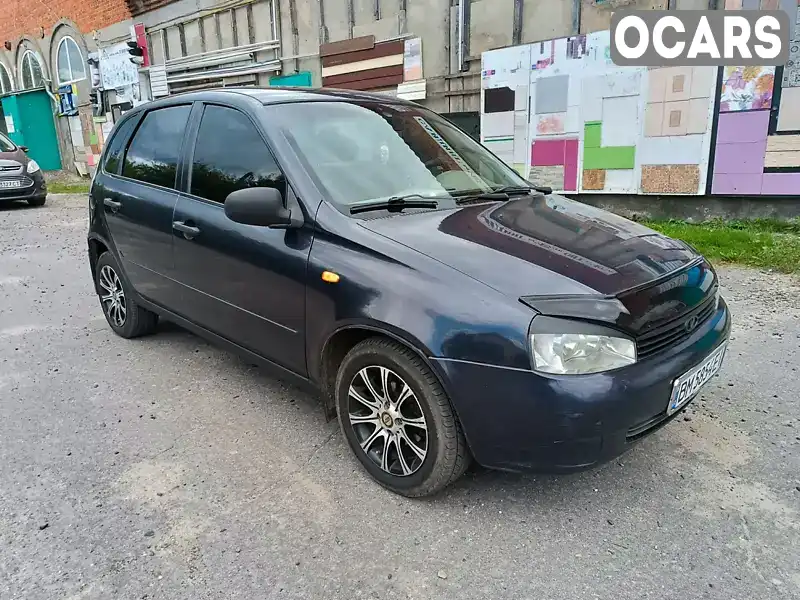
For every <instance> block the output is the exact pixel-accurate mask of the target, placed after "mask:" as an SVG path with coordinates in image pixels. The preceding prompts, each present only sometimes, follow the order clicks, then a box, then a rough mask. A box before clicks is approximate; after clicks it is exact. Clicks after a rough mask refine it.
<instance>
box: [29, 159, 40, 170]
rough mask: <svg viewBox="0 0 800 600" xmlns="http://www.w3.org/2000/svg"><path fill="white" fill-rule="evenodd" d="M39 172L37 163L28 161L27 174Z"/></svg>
mask: <svg viewBox="0 0 800 600" xmlns="http://www.w3.org/2000/svg"><path fill="white" fill-rule="evenodd" d="M38 170H39V163H37V162H36V161H35V160H33V159H31V160H29V161H28V173H36V171H38Z"/></svg>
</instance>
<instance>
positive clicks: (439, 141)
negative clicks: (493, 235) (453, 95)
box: [265, 101, 529, 209]
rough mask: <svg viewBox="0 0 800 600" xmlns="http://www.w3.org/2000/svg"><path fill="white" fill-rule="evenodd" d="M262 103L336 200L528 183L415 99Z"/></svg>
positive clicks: (453, 193) (348, 202)
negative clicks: (412, 101) (401, 101)
mask: <svg viewBox="0 0 800 600" xmlns="http://www.w3.org/2000/svg"><path fill="white" fill-rule="evenodd" d="M265 110H269V111H271V116H272V117H273V119H274V121H275V122H276V123H277V124H278V126H279V127H280V128H281V129H282V130H283V133H284V135H285V137H286V139H287V140H288V142H289V144H290V145H291V146H292V147H293V148H294V150H295V152H296V153H297V155H298V157H299V158H300V160H301V161H303V162H304V163H305V166H306V167H307V169H308V171H309V173H310V175H311V176H312V178H313V179H314V180H315V182H316V183H317V184H318V185H319V186H320V187H321V188H322V189H323V190H325V192H326V193H327V196H328V198H329V199H331V200H332V201H333V202H334V204H336V205H337V206H339V207H340V208H345V209H346V208H348V207H351V206H353V205H354V204H356V203H359V202H364V201H371V200H377V199H384V198H389V197H392V196H402V195H407V194H419V195H422V196H432V197H437V198H439V197H441V198H443V199H445V200H447V199H450V198H451V197H457V196H459V195H461V196H463V195H468V194H470V193H475V192H488V191H492V190H499V189H502V188H505V187H509V186H515V187H516V186H528V185H529V184H528V183H527V182H526V181H525V180H524V179H522V177H520V175H519V174H518V173H516V172H515V171H513V170H512V169H511V168H510V167H508V166H507V165H505V164H504V163H503V162H502V161H501V160H500V159H498V158H497V157H495V156H494V155H493V154H491V153H490V152H488V151H487V150H486V148H484V147H483V146H481V145H480V144H479V143H478V142H476V141H475V140H473V139H472V138H471V137H469V136H468V135H467V134H466V133H464V132H463V131H461V130H460V129H458V128H457V127H455V126H454V125H452V124H451V123H449V122H448V121H446V120H445V119H443V118H442V117H440V116H439V115H437V114H436V113H434V112H432V111H429V110H427V109H425V108H423V107H420V106H412V105H406V104H398V103H392V102H377V101H372V102H356V101H352V102H341V101H336V102H296V103H287V104H282V105H278V106H274V107H269V108H265ZM450 203H451V205H452V200H450ZM440 204H441V205H442V206H445V205H447V202H444V201H443V202H440Z"/></svg>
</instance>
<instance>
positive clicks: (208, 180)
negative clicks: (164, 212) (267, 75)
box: [190, 105, 286, 203]
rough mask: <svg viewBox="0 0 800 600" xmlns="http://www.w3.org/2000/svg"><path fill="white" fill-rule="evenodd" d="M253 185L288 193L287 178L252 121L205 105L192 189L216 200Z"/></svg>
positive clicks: (192, 191) (222, 108)
mask: <svg viewBox="0 0 800 600" xmlns="http://www.w3.org/2000/svg"><path fill="white" fill-rule="evenodd" d="M250 187H272V188H276V189H278V190H279V191H280V192H281V193H282V194H284V196H285V195H286V180H285V178H284V176H283V174H282V173H281V170H280V169H279V168H278V164H277V163H276V162H275V159H274V158H273V156H272V153H271V152H270V151H269V148H267V145H266V144H265V143H264V140H263V139H262V137H261V135H259V133H258V131H256V129H255V127H254V126H253V123H252V121H250V119H248V118H247V117H246V116H245V115H244V114H243V113H241V112H239V111H238V110H235V109H232V108H226V107H224V106H213V105H210V106H206V108H205V110H204V111H203V118H202V120H201V121H200V130H199V131H198V133H197V143H196V145H195V149H194V158H193V160H192V175H191V188H190V191H191V193H192V194H194V195H195V196H200V197H201V198H206V199H207V200H212V201H214V202H220V203H222V202H225V198H227V197H228V194H230V193H231V192H235V191H236V190H241V189H244V188H250Z"/></svg>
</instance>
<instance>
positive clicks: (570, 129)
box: [564, 106, 581, 134]
mask: <svg viewBox="0 0 800 600" xmlns="http://www.w3.org/2000/svg"><path fill="white" fill-rule="evenodd" d="M580 131H581V107H580V106H570V107H568V108H567V117H566V120H565V121H564V132H565V133H575V134H577V133H580Z"/></svg>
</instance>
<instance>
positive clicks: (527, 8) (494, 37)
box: [0, 0, 722, 175]
mask: <svg viewBox="0 0 800 600" xmlns="http://www.w3.org/2000/svg"><path fill="white" fill-rule="evenodd" d="M720 4H722V0H720ZM715 5H716V1H715V0H711V1H710V2H709V0H546V1H545V0H54V1H52V2H43V1H42V0H17V1H16V2H14V3H12V4H11V5H10V6H4V7H3V14H2V19H0V106H2V110H3V114H2V115H0V130H4V131H8V133H9V134H10V135H11V136H12V137H14V136H16V139H17V140H18V143H23V142H21V141H19V140H24V143H25V144H26V145H28V146H30V147H31V153H32V154H33V155H34V157H36V158H37V160H39V156H37V154H40V153H43V152H48V153H49V154H48V157H49V158H50V160H46V161H45V160H43V161H40V162H42V163H46V164H47V165H48V166H51V167H53V165H56V164H57V165H58V167H61V168H64V169H66V170H69V171H76V172H79V173H82V174H87V175H88V174H91V172H92V171H93V166H94V163H95V162H96V160H97V157H98V155H99V152H100V150H101V149H102V146H103V143H104V139H105V135H106V134H107V133H108V132H109V131H110V129H111V127H112V126H113V122H114V120H115V119H116V118H117V117H118V115H119V114H120V113H121V112H124V110H126V109H127V108H129V107H130V106H133V105H135V104H138V103H140V102H145V101H148V100H150V99H153V98H155V97H159V96H162V95H167V94H171V93H176V92H178V91H182V90H187V89H196V88H199V87H219V86H230V85H262V86H264V85H274V84H288V85H303V86H319V85H322V84H323V83H326V84H330V85H334V86H336V87H348V88H352V89H369V90H377V91H382V92H384V93H388V94H394V95H399V96H402V97H407V98H411V99H414V100H417V101H419V102H421V103H423V104H426V105H428V106H430V107H431V108H433V109H435V110H438V111H439V112H443V113H446V114H448V115H449V116H450V117H451V118H452V119H453V120H455V121H456V122H459V123H460V124H462V126H464V127H465V128H467V129H472V130H473V131H474V133H476V134H477V128H478V123H479V109H480V87H481V85H480V81H481V77H480V76H481V70H480V67H481V65H480V63H481V60H480V59H481V53H482V52H484V51H486V50H490V49H492V48H499V47H504V46H510V45H515V44H521V43H527V42H532V41H539V40H546V39H551V38H554V37H558V36H567V35H572V34H574V33H578V32H581V33H583V32H587V31H596V30H600V29H604V28H607V27H608V24H609V21H610V15H611V12H612V11H613V9H614V8H615V7H619V6H625V7H630V8H651V9H662V8H663V9H666V8H708V7H709V6H715ZM134 26H136V27H134ZM132 39H136V40H138V42H139V43H140V44H141V46H142V47H143V48H144V49H145V50H146V54H147V62H146V63H145V64H144V65H143V66H141V67H140V68H137V67H136V66H134V65H132V63H131V62H130V61H129V60H128V57H127V54H126V49H125V44H126V42H128V41H130V40H132ZM48 105H49V106H50V107H51V109H52V110H50V114H49V115H48V114H47V108H46V107H47V106H48ZM50 119H52V126H51V125H50V124H49V120H50ZM58 167H53V168H58Z"/></svg>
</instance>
